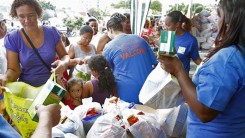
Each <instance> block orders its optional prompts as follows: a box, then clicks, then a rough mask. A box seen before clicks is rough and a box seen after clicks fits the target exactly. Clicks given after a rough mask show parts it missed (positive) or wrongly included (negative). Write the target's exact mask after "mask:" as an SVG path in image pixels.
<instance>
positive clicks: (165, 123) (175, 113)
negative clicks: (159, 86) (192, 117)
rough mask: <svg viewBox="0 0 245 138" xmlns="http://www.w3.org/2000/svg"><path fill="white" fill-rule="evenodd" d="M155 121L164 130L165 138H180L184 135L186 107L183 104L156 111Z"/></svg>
mask: <svg viewBox="0 0 245 138" xmlns="http://www.w3.org/2000/svg"><path fill="white" fill-rule="evenodd" d="M155 115H156V120H157V122H158V123H159V124H161V126H162V127H163V128H164V131H165V133H166V134H167V136H170V137H181V136H183V135H184V134H185V133H186V120H187V115H188V105H187V104H186V103H183V104H181V105H179V106H177V107H174V108H169V109H157V110H156V112H155Z"/></svg>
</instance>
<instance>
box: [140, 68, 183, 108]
mask: <svg viewBox="0 0 245 138" xmlns="http://www.w3.org/2000/svg"><path fill="white" fill-rule="evenodd" d="M139 100H140V102H141V103H143V104H145V105H147V106H149V107H151V108H154V109H166V108H172V107H175V106H176V105H180V104H181V103H183V101H184V100H183V95H182V94H181V89H180V86H179V84H178V81H177V79H176V78H175V77H173V76H172V75H171V74H170V73H168V72H166V71H165V70H163V69H162V68H161V65H160V63H159V64H158V65H157V66H156V68H155V69H154V70H153V71H152V72H151V73H150V74H149V75H148V77H147V79H146V81H145V83H144V84H143V86H142V88H141V90H140V94H139Z"/></svg>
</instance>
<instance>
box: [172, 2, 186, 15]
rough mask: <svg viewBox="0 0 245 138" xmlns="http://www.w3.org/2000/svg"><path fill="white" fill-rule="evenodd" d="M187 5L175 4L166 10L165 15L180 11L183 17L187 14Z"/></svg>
mask: <svg viewBox="0 0 245 138" xmlns="http://www.w3.org/2000/svg"><path fill="white" fill-rule="evenodd" d="M188 7H189V5H185V4H184V3H181V4H175V5H174V6H172V7H171V9H170V10H168V12H167V13H170V12H172V11H181V12H182V13H183V14H184V15H186V14H187V11H188Z"/></svg>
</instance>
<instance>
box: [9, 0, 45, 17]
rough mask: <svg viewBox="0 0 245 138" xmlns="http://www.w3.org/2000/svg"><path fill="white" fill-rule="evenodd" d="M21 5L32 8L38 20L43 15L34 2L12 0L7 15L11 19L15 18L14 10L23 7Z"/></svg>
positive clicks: (39, 7)
mask: <svg viewBox="0 0 245 138" xmlns="http://www.w3.org/2000/svg"><path fill="white" fill-rule="evenodd" d="M23 5H29V6H31V7H33V8H34V10H35V11H36V13H37V15H38V18H41V17H42V15H43V10H42V7H41V5H40V4H39V3H38V2H37V1H36V0H14V1H13V3H12V5H11V9H10V14H9V15H10V16H11V17H12V18H17V12H16V8H18V7H20V6H23Z"/></svg>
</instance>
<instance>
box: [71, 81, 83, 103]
mask: <svg viewBox="0 0 245 138" xmlns="http://www.w3.org/2000/svg"><path fill="white" fill-rule="evenodd" d="M82 90H83V87H82V84H81V83H76V84H74V85H72V86H71V87H70V89H69V92H70V94H71V97H72V98H73V99H78V98H81V95H82Z"/></svg>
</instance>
